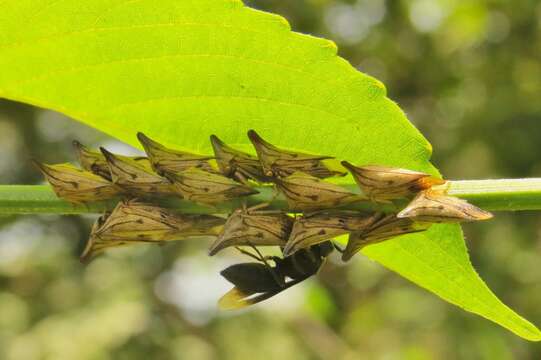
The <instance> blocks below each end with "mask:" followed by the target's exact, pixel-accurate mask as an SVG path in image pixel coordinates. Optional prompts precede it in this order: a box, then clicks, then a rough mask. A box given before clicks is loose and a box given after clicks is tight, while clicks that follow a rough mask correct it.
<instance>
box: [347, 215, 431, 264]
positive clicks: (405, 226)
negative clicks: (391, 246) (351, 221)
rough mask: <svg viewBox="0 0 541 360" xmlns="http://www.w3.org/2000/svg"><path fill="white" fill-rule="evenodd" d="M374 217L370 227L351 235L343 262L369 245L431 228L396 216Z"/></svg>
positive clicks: (425, 224) (426, 224) (428, 225)
mask: <svg viewBox="0 0 541 360" xmlns="http://www.w3.org/2000/svg"><path fill="white" fill-rule="evenodd" d="M373 216H374V219H373V223H372V224H371V225H370V226H368V227H367V228H365V229H363V230H361V231H355V232H352V233H351V234H350V235H349V239H348V244H347V246H346V249H345V250H344V253H343V254H342V260H343V261H348V260H349V259H351V258H352V257H353V255H355V254H356V253H357V252H359V250H361V249H362V248H363V247H365V246H367V245H371V244H376V243H379V242H382V241H385V240H389V239H392V238H394V237H396V236H399V235H404V234H410V233H415V232H420V231H424V230H426V229H428V228H429V227H430V224H428V223H418V222H415V221H413V220H411V219H407V218H398V217H396V215H395V214H383V213H377V214H374V215H373Z"/></svg>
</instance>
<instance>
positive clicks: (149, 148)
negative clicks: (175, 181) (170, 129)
mask: <svg viewBox="0 0 541 360" xmlns="http://www.w3.org/2000/svg"><path fill="white" fill-rule="evenodd" d="M137 139H139V142H140V143H141V145H143V148H144V149H145V152H146V153H147V155H148V157H149V159H150V162H151V164H152V168H153V169H154V170H155V171H156V172H157V173H159V174H161V175H165V174H166V173H169V172H179V171H184V170H186V169H189V168H192V167H194V168H198V169H201V170H205V171H209V172H215V170H214V168H213V167H212V166H211V165H210V163H209V160H211V159H213V158H214V157H212V156H206V155H198V154H192V153H189V152H184V151H180V150H173V149H170V148H167V147H165V146H163V145H162V144H160V143H158V142H156V141H154V140H152V139H151V138H149V137H148V136H146V135H145V134H143V133H141V132H139V133H137Z"/></svg>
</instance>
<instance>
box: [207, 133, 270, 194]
mask: <svg viewBox="0 0 541 360" xmlns="http://www.w3.org/2000/svg"><path fill="white" fill-rule="evenodd" d="M210 142H211V144H212V148H213V149H214V156H215V157H216V163H217V164H218V167H219V168H220V172H221V173H222V174H223V175H224V176H227V177H229V178H232V179H234V180H237V181H240V182H241V183H243V184H246V183H247V180H254V181H257V182H270V181H271V179H272V178H270V177H268V176H266V175H265V174H264V172H263V167H262V166H261V162H260V161H259V159H258V158H257V156H254V155H251V154H248V153H245V152H242V151H239V150H235V149H233V148H232V147H230V146H228V145H226V144H225V143H224V142H223V141H222V140H220V139H219V138H218V137H217V136H216V135H211V136H210Z"/></svg>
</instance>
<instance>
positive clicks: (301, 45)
mask: <svg viewBox="0 0 541 360" xmlns="http://www.w3.org/2000/svg"><path fill="white" fill-rule="evenodd" d="M0 7H1V9H2V11H1V12H0V69H2V71H1V72H0V96H1V97H4V98H7V99H12V100H17V101H22V102H26V103H30V104H33V105H37V106H42V107H45V108H49V109H54V110H57V111H61V112H63V113H65V114H67V115H69V116H71V117H73V118H75V119H77V120H79V121H82V122H83V123H86V124H88V125H90V126H93V127H95V128H97V129H99V130H101V131H103V132H105V133H108V134H110V135H112V136H115V137H117V138H119V139H121V140H123V141H125V142H127V143H130V144H132V145H135V146H138V144H137V141H136V138H135V133H136V132H137V131H142V132H144V133H146V134H148V135H149V136H150V137H152V138H155V139H156V140H159V141H161V142H164V143H165V144H168V145H176V146H181V147H184V148H187V149H191V150H196V151H201V152H210V144H209V142H208V136H209V135H210V134H217V135H219V136H220V137H221V138H223V139H224V141H226V142H229V143H232V144H241V145H242V144H247V138H246V136H245V134H246V131H247V130H248V129H250V128H254V129H257V130H258V132H260V133H261V135H262V136H263V137H264V138H266V139H268V140H269V141H271V142H273V143H275V144H277V145H281V146H287V147H290V148H298V149H302V150H305V151H310V152H315V153H322V154H332V155H334V156H336V157H337V158H339V159H344V160H349V161H352V162H354V163H364V164H366V163H376V164H387V165H395V166H401V167H405V168H410V169H416V170H421V171H429V172H431V173H434V174H437V170H436V169H434V168H433V167H432V165H431V164H430V163H429V158H430V153H431V148H430V145H429V144H428V142H427V141H426V140H425V139H424V138H423V136H422V135H421V134H420V133H419V132H418V131H417V130H416V129H415V128H414V127H413V126H412V125H411V124H410V123H409V122H408V121H407V119H406V117H405V115H404V114H403V112H402V111H401V110H400V108H399V107H398V106H397V105H396V104H395V103H393V102H392V101H390V100H389V99H388V98H387V97H386V92H385V88H384V86H383V85H382V84H381V83H380V82H379V81H377V80H375V79H373V78H371V77H369V76H367V75H364V74H362V73H360V72H358V71H356V70H355V69H354V68H353V67H352V66H351V65H349V64H348V63H347V62H346V61H345V60H343V59H341V58H340V57H337V56H336V46H335V45H334V43H332V42H330V41H327V40H323V39H319V38H315V37H311V36H307V35H302V34H298V33H294V32H291V31H290V28H289V25H288V23H287V22H286V21H285V20H284V19H283V18H281V17H279V16H275V15H271V14H267V13H263V12H259V11H255V10H253V9H249V8H247V7H244V6H243V5H242V3H241V2H240V1H234V0H190V1H189V0H183V1H179V0H162V1H159V2H156V1H150V0H116V1H113V0H92V1H84V2H81V1H77V0H62V1H55V0H47V1H45V0H41V1H38V0H0ZM365 253H366V254H367V255H368V256H370V257H372V258H374V259H376V260H378V261H379V262H381V263H382V264H383V265H385V266H387V267H388V268H390V269H392V270H394V271H396V272H398V273H399V274H401V275H403V276H405V277H406V278H408V279H410V280H412V281H413V282H415V283H417V284H418V285H420V286H422V287H424V288H426V289H428V290H430V291H432V292H434V293H436V294H437V295H439V296H441V297H442V298H443V299H445V300H447V301H449V302H451V303H454V304H456V305H458V306H460V307H462V308H464V309H466V310H468V311H471V312H474V313H477V314H479V315H481V316H484V317H486V318H488V319H490V320H492V321H495V322H497V323H498V324H500V325H502V326H504V327H506V328H508V329H509V330H511V331H513V332H515V333H516V334H518V335H519V336H522V337H524V338H526V339H529V340H540V339H541V333H540V332H539V330H537V329H536V328H535V327H534V326H533V325H531V324H530V323H529V322H527V321H526V320H524V319H523V318H521V317H520V316H518V315H517V314H515V313H514V312H513V311H512V310H510V309H509V308H507V307H506V306H505V305H504V304H502V303H501V302H500V301H499V300H498V299H497V298H496V297H495V296H494V295H493V294H492V292H491V291H490V290H489V289H488V288H487V287H486V285H485V284H484V283H483V282H482V280H481V279H480V278H479V277H478V275H477V274H476V273H475V271H474V269H473V268H472V266H471V264H470V261H469V258H468V254H467V251H466V248H465V245H464V240H463V237H462V234H461V231H460V228H459V227H458V226H454V225H452V226H433V227H432V229H431V230H430V231H429V232H428V233H427V234H423V235H411V236H405V237H402V238H399V239H396V240H393V241H389V242H387V243H383V244H380V245H374V246H371V247H370V248H368V249H366V251H365ZM412 306H415V304H412Z"/></svg>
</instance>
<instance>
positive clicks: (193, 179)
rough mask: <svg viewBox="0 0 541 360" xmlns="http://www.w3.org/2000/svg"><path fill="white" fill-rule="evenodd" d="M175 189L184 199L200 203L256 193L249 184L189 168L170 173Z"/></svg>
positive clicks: (222, 200)
mask: <svg viewBox="0 0 541 360" xmlns="http://www.w3.org/2000/svg"><path fill="white" fill-rule="evenodd" d="M168 177H169V179H171V181H172V182H173V185H174V187H175V189H176V191H177V192H178V193H179V194H181V195H182V196H183V197H184V198H185V199H187V200H191V201H194V202H197V203H202V204H208V205H212V204H218V203H221V202H224V201H228V200H232V199H235V198H239V197H243V196H248V195H253V194H257V193H258V191H257V190H255V189H253V188H251V187H250V186H247V185H243V184H240V183H238V182H236V181H234V180H231V179H229V178H227V177H225V176H223V175H219V174H213V173H209V172H206V171H203V170H200V169H196V168H190V169H188V170H185V171H182V172H179V173H170V174H169V175H168Z"/></svg>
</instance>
